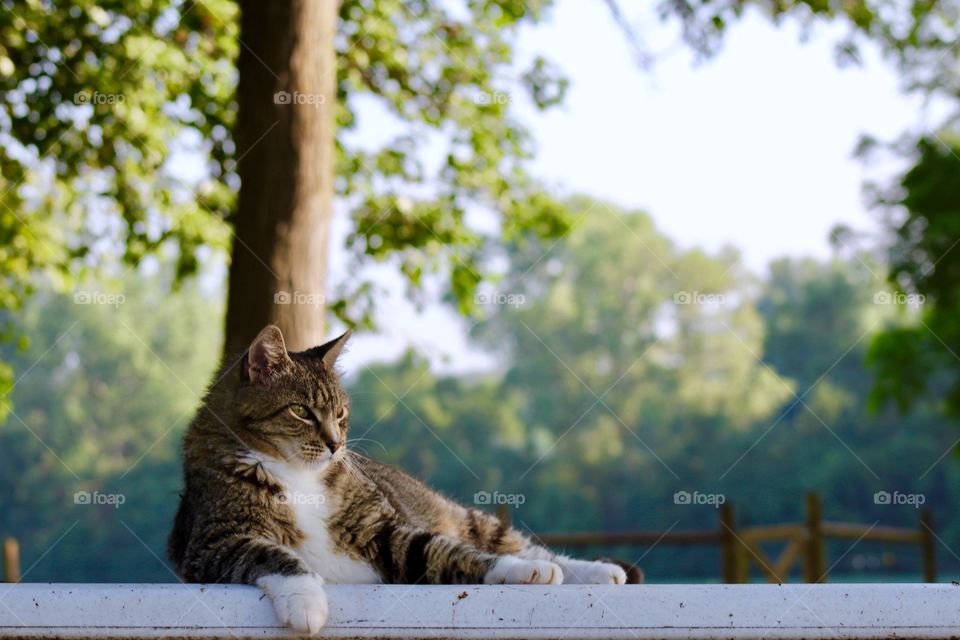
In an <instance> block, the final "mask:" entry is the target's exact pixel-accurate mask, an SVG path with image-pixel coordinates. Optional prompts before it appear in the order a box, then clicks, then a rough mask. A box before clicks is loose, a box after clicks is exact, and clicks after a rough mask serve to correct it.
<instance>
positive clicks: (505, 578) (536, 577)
mask: <svg viewBox="0 0 960 640" xmlns="http://www.w3.org/2000/svg"><path fill="white" fill-rule="evenodd" d="M483 581H484V583H486V584H563V570H562V569H561V568H560V566H559V565H556V564H554V563H552V562H549V561H547V560H522V559H520V558H517V557H514V556H501V557H500V558H499V559H498V560H497V561H496V562H495V563H494V565H493V567H491V568H490V571H488V572H487V575H486V576H484V578H483Z"/></svg>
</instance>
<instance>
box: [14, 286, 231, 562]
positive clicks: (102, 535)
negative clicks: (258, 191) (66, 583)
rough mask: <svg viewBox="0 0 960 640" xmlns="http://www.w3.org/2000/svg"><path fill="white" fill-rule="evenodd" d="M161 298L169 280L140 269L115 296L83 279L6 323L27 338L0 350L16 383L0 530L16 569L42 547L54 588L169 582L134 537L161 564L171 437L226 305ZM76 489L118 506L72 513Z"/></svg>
mask: <svg viewBox="0 0 960 640" xmlns="http://www.w3.org/2000/svg"><path fill="white" fill-rule="evenodd" d="M170 270H171V271H172V269H170ZM169 288H170V277H163V276H160V275H155V276H146V275H143V274H142V273H138V274H136V275H131V276H129V277H127V278H125V279H124V280H123V282H122V283H121V287H120V291H122V293H117V292H114V293H109V294H108V293H105V292H104V291H103V289H102V288H100V287H99V286H98V285H97V284H96V283H94V282H83V283H80V284H79V285H78V290H77V294H75V295H74V294H62V293H55V292H51V291H42V292H40V293H38V294H37V295H36V296H35V297H34V298H33V300H32V301H31V304H30V305H29V306H28V307H27V308H25V309H24V310H23V311H22V312H20V313H18V314H17V315H16V317H15V318H14V317H11V316H9V314H7V318H6V319H9V320H10V321H11V322H13V323H14V324H15V325H16V326H17V328H18V330H20V331H23V332H24V333H28V334H29V335H30V336H31V337H32V341H31V344H30V346H29V347H28V348H26V349H24V350H17V349H13V348H12V347H11V346H10V345H2V346H0V355H2V357H3V359H4V360H6V361H8V362H10V363H11V364H12V365H13V366H14V367H15V369H16V370H17V371H18V373H19V375H20V376H21V377H20V380H19V382H18V384H17V386H16V390H15V391H14V394H13V395H14V398H15V401H16V406H15V408H14V409H13V411H12V412H11V415H10V416H9V418H8V419H7V420H6V422H5V423H4V424H3V425H0V451H2V454H0V459H2V463H0V486H2V487H3V488H4V491H3V492H2V494H0V512H2V513H3V518H2V523H0V524H2V527H3V529H4V532H5V533H6V534H7V535H10V534H15V535H16V536H17V537H18V538H19V540H20V542H21V545H22V548H23V553H24V556H25V560H27V561H25V562H24V566H23V569H24V570H27V569H28V568H29V566H30V564H32V563H33V562H34V561H35V560H36V559H38V558H39V556H40V554H41V553H42V552H43V550H46V549H50V550H51V554H52V556H53V557H54V558H55V563H56V564H55V565H54V566H53V567H50V568H49V569H48V571H49V575H56V576H58V578H60V577H62V578H64V579H67V580H70V579H76V578H79V577H81V576H86V577H87V578H88V579H90V580H92V581H103V580H111V579H112V580H114V581H122V580H124V579H125V578H124V577H123V576H127V579H129V580H135V581H151V580H164V581H169V580H172V579H173V575H172V574H169V573H167V572H166V570H165V569H164V568H163V564H162V562H161V561H160V560H159V559H156V558H153V557H152V555H151V554H150V553H148V552H147V550H146V549H145V548H144V547H143V546H142V545H141V543H140V542H139V541H138V540H137V538H138V537H142V538H143V539H144V540H145V541H149V542H150V543H151V544H154V545H155V546H154V549H155V551H156V553H157V554H158V555H159V556H160V557H163V547H162V544H160V541H162V540H163V539H164V537H165V536H166V532H167V531H168V529H169V524H170V522H172V519H173V513H174V510H175V508H176V496H177V491H178V490H179V489H180V487H181V484H182V483H181V478H180V471H179V469H180V452H179V442H180V436H181V434H182V433H183V430H184V428H185V427H186V425H187V423H188V422H189V421H190V419H191V418H192V417H193V413H194V412H195V411H196V407H197V405H198V404H199V402H200V396H201V395H202V394H203V392H204V389H205V386H206V384H207V383H208V382H209V380H210V376H211V374H212V372H213V370H214V368H215V367H216V363H217V359H218V357H219V354H220V352H221V342H222V334H221V323H220V322H218V321H217V322H211V321H210V319H211V318H220V317H221V316H222V313H223V305H222V304H221V303H219V302H211V301H210V295H209V293H208V292H202V291H200V290H198V288H197V286H196V285H195V284H188V285H185V286H184V287H183V288H181V289H180V291H178V292H177V293H176V294H174V295H168V290H169ZM77 492H87V493H88V494H90V495H91V496H92V495H93V494H94V492H97V493H98V494H99V495H102V496H115V495H118V494H119V495H122V496H123V498H122V499H123V504H121V505H119V507H117V506H114V505H113V504H110V503H105V502H102V503H100V504H92V500H91V503H88V504H83V503H82V498H81V499H80V503H78V502H77V501H76V500H75V496H76V495H77ZM68 531H69V533H67V532H68ZM65 534H66V535H65ZM61 537H62V539H61ZM28 579H33V578H31V577H30V576H29V575H28Z"/></svg>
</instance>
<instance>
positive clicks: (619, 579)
mask: <svg viewBox="0 0 960 640" xmlns="http://www.w3.org/2000/svg"><path fill="white" fill-rule="evenodd" d="M563 581H564V582H566V583H567V584H626V583H627V572H626V571H624V570H623V569H622V568H621V567H620V566H618V565H615V564H613V563H612V562H586V561H583V560H572V561H569V562H567V563H564V564H563Z"/></svg>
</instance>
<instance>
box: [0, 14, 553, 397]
mask: <svg viewBox="0 0 960 640" xmlns="http://www.w3.org/2000/svg"><path fill="white" fill-rule="evenodd" d="M335 6H337V3H335V2H333V1H332V0H329V1H328V0H323V1H322V2H302V3H301V2H292V1H290V2H271V3H252V4H251V5H250V7H249V8H247V12H246V19H247V20H248V22H247V23H245V24H255V25H256V28H252V27H251V28H247V29H245V30H244V32H243V33H242V34H241V33H240V32H239V23H240V18H241V15H240V14H241V12H240V10H239V9H240V7H238V5H237V4H235V3H234V2H231V1H229V0H214V1H212V2H207V1H204V2H193V1H190V0H188V1H186V2H179V1H177V0H143V1H141V2H136V3H128V2H110V1H95V0H70V1H69V2H66V3H63V2H58V3H56V4H55V5H54V4H52V3H48V2H41V1H37V2H28V3H22V4H15V3H12V2H4V3H2V4H0V33H2V34H3V38H2V43H3V44H2V45H0V91H2V92H3V95H4V98H5V99H4V101H3V105H2V107H0V132H2V134H3V140H2V144H0V166H2V167H3V172H2V175H3V182H2V185H0V186H2V190H0V193H2V194H3V196H2V198H0V205H2V207H0V209H2V215H0V230H2V234H3V237H4V239H5V245H7V246H10V247H17V251H14V252H5V253H3V254H2V255H0V260H3V263H2V265H0V266H2V267H3V269H2V271H3V273H4V277H5V279H6V284H7V287H5V292H4V296H3V298H2V299H0V304H3V305H5V307H6V308H17V307H18V306H19V305H21V304H22V303H23V301H24V299H25V297H26V296H28V295H29V293H30V291H31V289H32V287H33V286H34V285H35V284H36V282H37V278H38V276H39V275H44V276H46V277H48V278H49V279H50V280H52V281H53V283H54V284H56V285H58V286H60V287H61V288H63V289H68V288H69V287H70V286H71V282H72V281H73V279H74V278H75V277H76V276H77V274H78V273H82V271H84V270H95V271H97V272H98V273H101V274H102V273H103V268H104V267H105V266H107V265H109V264H111V263H115V262H117V261H118V260H119V261H120V262H121V263H122V264H124V265H126V266H127V267H133V266H135V265H137V264H140V262H141V261H142V259H143V258H144V257H145V256H147V255H150V254H156V253H158V252H164V251H170V252H172V253H173V254H175V256H176V261H177V274H178V277H180V278H183V277H184V276H187V275H190V274H192V273H194V272H196V269H197V266H198V264H199V260H200V259H201V258H202V257H203V256H204V255H206V253H207V251H206V249H207V247H211V248H214V249H215V250H223V249H225V248H227V247H228V246H230V243H231V235H232V234H233V233H236V234H237V235H236V236H235V237H236V238H238V240H236V242H234V244H235V245H237V244H239V245H240V246H235V247H234V250H233V252H232V256H233V258H234V262H233V263H232V265H231V269H232V271H231V280H232V283H233V284H232V288H231V302H230V307H229V310H228V318H227V326H228V332H229V334H230V335H228V341H227V342H228V348H229V347H230V346H235V343H239V342H242V340H244V339H245V338H240V337H238V338H237V339H236V340H234V338H233V337H232V336H233V334H234V333H235V332H236V333H237V335H238V336H239V335H240V334H244V333H248V332H250V331H251V328H250V326H251V325H252V323H256V324H257V325H258V326H259V325H260V324H262V322H263V321H264V320H265V319H266V318H268V317H274V318H278V317H279V318H281V319H282V318H283V317H284V316H283V314H285V313H296V314H298V315H299V314H303V318H306V316H308V315H309V316H310V317H311V318H312V319H311V320H306V319H304V320H303V322H304V324H303V326H304V327H305V329H304V330H309V331H316V327H317V325H316V317H317V316H319V315H320V314H319V313H318V312H317V308H316V307H314V306H311V305H304V306H296V307H293V306H290V307H284V308H283V309H280V308H279V306H274V299H273V296H274V294H275V293H276V292H277V290H278V289H281V288H282V287H288V286H289V287H294V288H295V287H298V286H303V287H305V288H307V290H306V291H303V292H302V293H304V294H306V295H315V296H320V295H324V292H323V290H322V286H321V284H322V278H323V274H324V273H325V264H324V260H325V256H326V254H325V252H324V251H323V250H322V247H321V246H320V245H322V244H323V243H324V242H326V237H325V234H324V225H326V224H327V220H328V218H329V211H330V207H331V206H332V203H331V202H330V199H331V196H332V194H333V193H337V194H339V195H340V196H342V197H343V198H344V199H345V200H344V202H345V203H346V204H347V205H348V206H349V208H350V211H351V216H352V218H353V223H354V228H355V231H354V233H353V234H352V235H351V236H350V239H349V248H350V250H351V255H352V256H353V260H355V261H357V262H358V263H360V264H365V263H367V262H368V261H370V260H373V261H386V260H388V259H391V260H393V261H394V264H397V265H398V268H399V270H400V272H401V273H402V274H404V276H405V277H406V279H407V281H408V282H409V283H410V285H411V286H412V287H417V286H419V284H420V283H421V281H422V277H423V275H424V274H425V273H429V272H431V271H438V272H442V273H443V274H445V277H446V279H447V281H448V283H449V288H450V289H451V290H452V292H453V293H454V295H456V296H457V298H458V300H460V302H461V308H462V309H464V310H468V309H469V307H470V305H471V304H472V299H473V298H472V294H473V289H474V287H475V285H476V283H477V282H478V281H479V280H480V278H481V275H480V271H481V270H480V266H479V264H478V261H477V260H476V253H477V251H478V250H479V248H480V246H481V244H482V243H483V236H482V235H481V234H480V233H479V232H477V231H476V230H474V229H472V228H470V227H469V226H468V225H466V224H465V222H464V215H465V212H466V210H467V208H468V207H482V208H485V209H486V210H488V211H490V212H491V213H493V214H494V215H497V216H499V217H500V220H501V222H502V229H503V233H504V234H508V235H509V234H513V233H516V232H517V231H518V230H531V229H532V230H535V231H537V232H538V233H541V234H545V235H550V234H556V233H560V232H562V231H563V229H564V228H565V221H564V220H563V219H562V218H561V217H560V214H559V212H560V209H559V207H557V206H556V204H555V203H554V202H553V201H552V199H551V198H549V197H547V196H545V195H543V194H542V193H540V191H539V189H537V187H536V184H535V183H534V181H533V180H532V179H531V178H530V176H529V174H528V172H527V170H526V160H527V159H528V158H529V156H530V154H531V152H532V146H531V141H530V140H529V137H528V136H527V134H526V132H525V130H524V128H523V127H522V126H521V125H520V124H519V123H518V122H517V121H516V120H515V119H514V118H513V116H512V107H511V103H512V102H514V101H516V100H520V99H521V98H522V96H523V94H524V93H526V94H528V95H529V99H530V100H531V101H532V102H533V104H534V105H536V106H537V107H539V108H547V107H549V106H550V105H553V104H556V103H557V102H558V101H559V100H560V99H561V98H562V95H563V88H564V83H563V81H562V80H561V79H560V78H559V77H558V76H557V74H556V72H555V71H554V70H553V69H552V68H551V67H550V65H549V64H548V63H547V62H546V61H545V60H544V59H542V58H536V59H535V60H534V61H533V62H532V65H531V67H530V68H529V69H526V70H523V69H518V68H517V66H516V60H515V53H514V41H515V39H516V35H517V30H518V28H519V26H520V25H521V24H523V23H526V22H531V21H536V20H538V19H539V18H540V17H541V16H542V13H543V11H544V9H545V3H539V2H533V3H530V2H524V3H518V2H514V1H513V0H500V1H495V2H485V3H469V4H468V5H467V7H466V8H467V12H466V14H456V15H455V14H454V12H453V11H451V10H448V8H447V7H445V6H444V5H443V4H442V3H433V2H426V3H407V2H400V1H399V0H384V1H382V2H377V3H373V4H370V3H365V2H359V1H351V0H346V1H344V2H341V3H339V15H338V16H336V17H334V16H332V15H330V12H331V10H332V9H331V8H332V7H335ZM313 12H318V13H316V14H314V13H313ZM334 22H335V23H336V29H335V30H334V24H333V23H334ZM268 32H269V33H268ZM288 36H289V37H288ZM295 38H296V39H295ZM241 39H242V40H243V41H244V43H245V46H241V45H240V42H241ZM247 39H249V40H250V42H249V43H247V42H246V40H247ZM307 42H309V44H310V46H309V47H307V46H304V45H305V44H306V43H307ZM241 50H245V51H246V52H245V53H242V54H240V51H241ZM332 53H335V61H336V69H335V70H334V69H333V68H331V66H330V65H331V64H332V63H333V60H334V58H333V56H332ZM238 56H239V62H238ZM238 65H239V66H238ZM324 65H326V66H324ZM238 69H239V73H238ZM238 78H239V80H240V93H239V95H238V94H237V89H238ZM334 80H335V81H336V84H335V85H332V84H331V83H332V82H334ZM324 83H325V84H324ZM278 91H287V92H288V93H291V101H293V100H295V99H296V98H294V97H293V95H292V93H293V91H299V92H301V93H302V94H305V96H304V97H305V98H306V99H308V100H312V104H302V103H298V104H278V102H275V101H274V94H275V93H276V92H278ZM334 92H335V93H336V97H335V99H334V96H333V95H331V94H333V93H334ZM238 98H239V111H240V118H241V120H237V118H236V113H237V110H238V109H237V108H238ZM361 99H366V100H367V101H368V104H369V103H371V100H372V103H378V104H379V108H381V109H383V110H384V111H385V113H386V114H387V117H388V118H391V119H393V120H394V121H395V122H396V123H397V125H398V130H399V132H398V134H397V136H396V137H395V138H394V139H392V140H390V141H388V142H387V143H385V144H384V145H383V146H382V147H380V148H374V149H370V148H362V147H359V146H351V145H350V144H348V142H347V141H346V139H345V138H344V137H340V138H338V139H337V143H336V144H337V146H336V148H335V149H334V150H333V151H330V150H329V149H327V150H326V151H325V150H324V145H326V146H327V147H329V145H331V144H333V142H332V137H331V135H332V133H331V131H332V130H333V127H332V125H333V123H334V121H335V123H336V125H337V126H338V127H340V128H341V129H343V130H349V129H351V128H353V127H355V126H357V124H358V121H359V119H360V118H361V117H363V115H362V111H361V109H360V107H359V105H358V101H360V100H361ZM320 102H322V103H323V104H320V105H319V106H320V107H322V108H314V107H316V106H317V104H318V103H320ZM334 110H335V113H334ZM368 113H369V112H368ZM371 117H379V116H376V115H374V116H371ZM271 127H272V128H271ZM324 127H326V128H324ZM428 139H429V140H430V141H431V142H432V143H434V144H436V145H438V147H439V148H440V149H442V150H443V161H442V162H441V163H440V165H439V166H428V165H427V162H426V159H425V158H424V157H422V155H420V154H418V153H417V152H416V149H417V147H418V145H421V144H422V143H423V142H424V141H426V140H428ZM308 147H313V148H310V149H309V153H307V149H308ZM334 158H335V159H336V169H337V170H336V175H339V176H341V177H340V179H339V180H338V181H336V182H335V183H334V184H332V185H331V174H330V171H331V162H332V159H334ZM238 161H240V163H239V166H238ZM187 162H188V163H189V164H190V165H191V166H194V167H198V166H199V167H201V168H202V169H201V170H200V171H198V172H193V173H191V172H187V173H185V172H184V171H183V170H182V166H181V165H183V164H184V163H187ZM197 173H198V174H199V175H195V174H197ZM241 178H242V180H241ZM242 184H246V185H247V189H246V190H244V188H243V187H242ZM238 189H239V191H240V192H241V194H242V195H241V197H240V201H239V202H238V200H237V192H238ZM287 216H294V218H288V217H287ZM301 216H303V217H302V219H301ZM285 221H286V222H285ZM301 224H302V225H305V226H306V227H307V228H309V229H311V231H309V232H308V231H305V230H304V228H303V227H302V226H300V225H301ZM244 245H246V246H244ZM248 250H249V251H248ZM305 261H307V262H305ZM287 262H289V264H286V263H287ZM294 271H296V275H295V276H294V275H293V272H294ZM301 278H303V279H302V280H301ZM290 293H293V292H290ZM373 293H374V291H373V283H372V282H370V281H365V280H363V279H362V278H360V277H358V278H357V279H356V280H355V281H353V282H350V283H348V285H347V286H346V287H345V289H344V290H343V291H338V292H327V295H324V297H325V298H326V300H327V303H328V306H329V308H330V309H331V310H333V311H334V312H335V313H336V314H337V315H338V316H339V317H340V318H341V319H343V320H344V321H347V322H349V323H369V322H370V321H371V304H372V303H371V301H372V297H371V296H372V295H373ZM245 296H246V297H245ZM248 322H249V323H251V325H248V324H246V323H248ZM291 322H292V320H291ZM297 323H298V325H299V323H300V320H298V321H297ZM290 329H291V330H296V329H295V327H294V326H293V325H291V327H290ZM9 381H10V376H9V372H7V376H6V383H7V384H9Z"/></svg>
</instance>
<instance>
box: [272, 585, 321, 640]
mask: <svg viewBox="0 0 960 640" xmlns="http://www.w3.org/2000/svg"><path fill="white" fill-rule="evenodd" d="M257 586H258V587H260V588H261V589H263V591H264V592H265V593H266V594H267V595H268V596H270V600H272V601H273V608H274V611H276V613H277V618H278V619H279V620H280V624H284V625H289V626H290V628H291V629H293V630H294V631H296V632H297V633H305V634H307V635H311V636H312V635H314V634H315V633H317V632H318V631H320V629H321V628H322V627H323V625H324V624H325V623H326V622H327V614H328V613H329V607H328V605H327V594H326V592H324V590H323V578H321V577H320V576H315V575H303V576H283V575H271V576H264V577H262V578H260V579H259V580H257Z"/></svg>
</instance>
